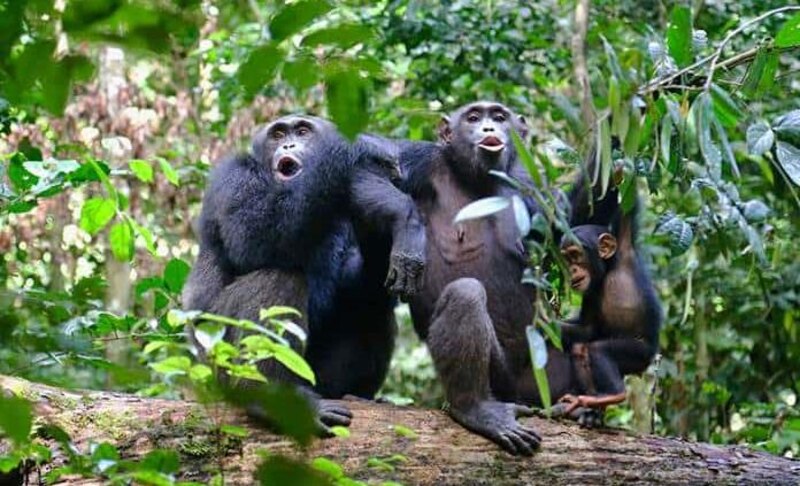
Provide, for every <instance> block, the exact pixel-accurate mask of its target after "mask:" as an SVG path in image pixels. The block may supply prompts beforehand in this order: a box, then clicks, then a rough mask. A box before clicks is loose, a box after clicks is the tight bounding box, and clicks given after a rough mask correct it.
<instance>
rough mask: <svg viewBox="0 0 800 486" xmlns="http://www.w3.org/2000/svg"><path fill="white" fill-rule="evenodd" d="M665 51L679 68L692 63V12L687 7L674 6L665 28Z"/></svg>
mask: <svg viewBox="0 0 800 486" xmlns="http://www.w3.org/2000/svg"><path fill="white" fill-rule="evenodd" d="M667 49H668V51H669V55H670V56H672V59H674V60H675V62H676V63H677V64H678V66H680V67H685V66H688V65H689V64H690V63H691V62H692V12H691V10H690V9H689V7H686V6H682V5H676V6H675V7H674V8H673V9H672V13H671V14H670V19H669V27H667Z"/></svg>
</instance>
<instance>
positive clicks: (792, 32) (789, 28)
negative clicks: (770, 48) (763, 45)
mask: <svg viewBox="0 0 800 486" xmlns="http://www.w3.org/2000/svg"><path fill="white" fill-rule="evenodd" d="M775 46H776V47H795V46H800V14H795V15H794V16H793V17H792V18H790V19H789V20H787V21H786V23H784V24H783V27H781V30H779V31H778V35H776V36H775Z"/></svg>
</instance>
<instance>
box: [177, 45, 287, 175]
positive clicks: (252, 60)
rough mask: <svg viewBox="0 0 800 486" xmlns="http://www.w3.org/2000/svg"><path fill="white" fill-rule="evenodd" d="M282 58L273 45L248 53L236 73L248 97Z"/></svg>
mask: <svg viewBox="0 0 800 486" xmlns="http://www.w3.org/2000/svg"><path fill="white" fill-rule="evenodd" d="M283 56H284V54H283V51H281V50H280V49H279V48H278V47H277V46H275V45H273V44H267V45H264V46H261V47H257V48H255V49H253V50H252V51H251V52H250V55H249V56H247V60H246V61H245V62H244V63H243V64H242V65H241V66H239V71H238V72H237V73H236V76H237V79H238V80H239V83H241V85H242V87H243V88H244V91H245V93H246V94H247V96H248V97H250V98H252V97H253V96H255V95H256V94H258V92H259V91H261V90H262V89H263V88H264V87H266V86H267V85H268V84H269V82H270V81H272V78H274V77H275V73H276V72H277V71H278V66H280V64H281V61H283ZM176 185H177V184H176Z"/></svg>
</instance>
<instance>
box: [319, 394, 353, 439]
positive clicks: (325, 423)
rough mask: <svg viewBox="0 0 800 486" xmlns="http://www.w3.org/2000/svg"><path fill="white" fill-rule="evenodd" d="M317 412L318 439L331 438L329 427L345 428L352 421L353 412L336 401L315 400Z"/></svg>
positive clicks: (331, 433)
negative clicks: (339, 426)
mask: <svg viewBox="0 0 800 486" xmlns="http://www.w3.org/2000/svg"><path fill="white" fill-rule="evenodd" d="M314 408H315V409H316V412H317V427H318V432H317V433H318V434H319V436H320V437H333V435H334V434H333V432H331V429H330V428H329V427H334V426H337V425H341V426H344V427H347V426H349V425H350V422H351V420H352V419H353V412H351V411H350V409H349V408H347V407H345V406H344V405H342V404H341V403H338V402H337V401H336V400H325V399H320V400H317V401H316V403H315V404H314Z"/></svg>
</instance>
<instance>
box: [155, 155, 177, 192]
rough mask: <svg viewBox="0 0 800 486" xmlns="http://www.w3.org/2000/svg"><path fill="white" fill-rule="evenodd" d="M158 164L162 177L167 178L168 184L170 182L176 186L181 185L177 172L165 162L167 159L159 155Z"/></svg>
mask: <svg viewBox="0 0 800 486" xmlns="http://www.w3.org/2000/svg"><path fill="white" fill-rule="evenodd" d="M158 165H159V167H161V172H163V173H164V177H166V178H167V181H169V183H170V184H172V185H173V186H175V187H178V186H180V185H181V181H180V178H179V177H178V173H177V172H175V169H173V168H172V166H171V165H170V163H169V162H167V159H165V158H163V157H159V158H158Z"/></svg>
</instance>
